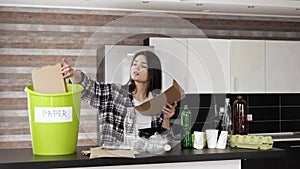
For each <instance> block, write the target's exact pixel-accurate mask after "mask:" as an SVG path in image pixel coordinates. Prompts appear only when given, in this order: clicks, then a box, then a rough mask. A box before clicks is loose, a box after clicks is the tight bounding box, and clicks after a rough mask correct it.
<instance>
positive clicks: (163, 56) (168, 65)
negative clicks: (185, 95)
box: [149, 38, 188, 90]
mask: <svg viewBox="0 0 300 169" xmlns="http://www.w3.org/2000/svg"><path fill="white" fill-rule="evenodd" d="M149 45H151V46H154V51H155V53H156V54H157V55H158V56H159V58H160V61H161V64H162V73H163V87H162V89H163V90H165V89H167V88H168V87H170V86H171V85H172V82H173V79H175V80H176V81H177V82H178V83H179V84H180V85H181V86H182V87H183V88H184V89H185V90H187V88H188V84H187V81H188V80H187V74H188V73H187V71H188V65H187V53H188V52H187V39H180V38H150V39H149Z"/></svg>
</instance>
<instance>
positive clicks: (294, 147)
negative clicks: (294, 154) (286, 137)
mask: <svg viewBox="0 0 300 169" xmlns="http://www.w3.org/2000/svg"><path fill="white" fill-rule="evenodd" d="M290 148H292V149H296V148H300V145H292V146H290Z"/></svg>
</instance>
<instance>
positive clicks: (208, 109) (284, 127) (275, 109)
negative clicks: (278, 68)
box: [174, 93, 300, 133]
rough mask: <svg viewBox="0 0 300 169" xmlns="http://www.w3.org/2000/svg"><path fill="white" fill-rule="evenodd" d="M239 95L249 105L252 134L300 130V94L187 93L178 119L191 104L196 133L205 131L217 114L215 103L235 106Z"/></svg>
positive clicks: (178, 109) (180, 106)
mask: <svg viewBox="0 0 300 169" xmlns="http://www.w3.org/2000/svg"><path fill="white" fill-rule="evenodd" d="M238 95H241V96H243V99H244V100H245V101H246V102H247V104H248V107H247V109H248V114H252V118H253V120H252V121H249V122H248V123H249V133H270V132H293V131H300V94H298V93H297V94H187V95H186V97H185V98H184V99H183V100H182V101H181V102H180V103H179V104H178V108H177V113H176V116H175V117H174V118H178V119H179V118H180V117H179V116H180V112H181V111H182V107H183V105H185V104H187V105H189V108H190V110H191V111H192V113H193V116H192V117H193V121H194V125H193V129H192V130H193V131H195V130H196V131H201V130H205V129H206V128H207V127H208V126H209V125H208V124H209V122H210V121H209V119H210V115H211V114H212V112H213V105H214V102H215V101H214V100H216V103H217V105H218V111H219V107H223V106H224V104H225V98H226V97H229V98H230V103H231V106H232V104H233V102H234V100H235V99H236V97H237V96H238Z"/></svg>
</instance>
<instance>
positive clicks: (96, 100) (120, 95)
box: [80, 72, 163, 147]
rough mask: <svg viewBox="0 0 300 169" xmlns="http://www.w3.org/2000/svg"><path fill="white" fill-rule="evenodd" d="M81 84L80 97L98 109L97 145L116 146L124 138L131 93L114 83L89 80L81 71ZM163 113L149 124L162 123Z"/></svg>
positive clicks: (157, 125) (131, 98)
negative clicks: (125, 120)
mask: <svg viewBox="0 0 300 169" xmlns="http://www.w3.org/2000/svg"><path fill="white" fill-rule="evenodd" d="M81 75H82V81H81V82H80V84H81V85H82V86H83V88H84V89H83V91H82V97H81V98H82V99H83V100H84V101H86V102H87V103H88V104H90V105H91V106H93V107H94V108H96V109H98V129H97V130H98V131H97V132H98V145H99V146H103V147H106V146H107V147H112V146H118V145H120V144H121V143H123V140H124V134H123V131H124V125H123V124H124V119H125V116H126V112H127V107H132V106H133V97H132V95H131V93H129V92H128V91H125V90H124V89H122V88H121V85H118V84H114V83H103V82H96V81H94V80H91V78H90V77H87V76H86V75H85V74H84V73H83V72H81ZM162 121H163V114H162V113H161V114H160V115H158V116H153V117H152V122H151V126H152V127H159V126H161V125H162Z"/></svg>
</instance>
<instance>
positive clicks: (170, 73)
mask: <svg viewBox="0 0 300 169" xmlns="http://www.w3.org/2000/svg"><path fill="white" fill-rule="evenodd" d="M149 44H150V45H151V46H154V50H155V52H156V53H157V54H158V55H159V57H160V58H161V61H162V64H163V71H164V74H165V75H167V77H166V78H165V79H166V81H165V83H167V85H168V86H170V85H171V84H168V83H170V82H172V78H174V79H176V80H177V81H178V82H179V84H181V85H182V87H183V88H184V90H185V92H186V93H224V92H229V91H230V80H229V79H230V71H229V70H230V67H229V63H230V57H229V56H230V55H229V49H230V48H229V47H230V45H229V44H230V41H229V40H221V39H193V38H150V39H149Z"/></svg>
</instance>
